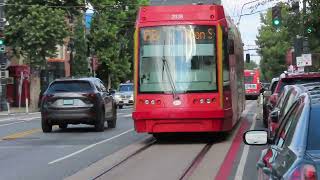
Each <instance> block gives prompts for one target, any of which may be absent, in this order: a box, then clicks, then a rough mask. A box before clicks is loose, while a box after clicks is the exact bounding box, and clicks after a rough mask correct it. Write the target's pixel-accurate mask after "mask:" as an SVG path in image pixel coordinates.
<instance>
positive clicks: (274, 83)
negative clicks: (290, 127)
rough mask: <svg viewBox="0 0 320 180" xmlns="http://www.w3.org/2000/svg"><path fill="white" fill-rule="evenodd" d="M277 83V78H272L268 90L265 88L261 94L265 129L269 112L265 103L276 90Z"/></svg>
mask: <svg viewBox="0 0 320 180" xmlns="http://www.w3.org/2000/svg"><path fill="white" fill-rule="evenodd" d="M278 82H279V78H272V80H271V83H270V85H269V88H267V89H266V90H265V92H264V93H263V106H262V108H263V113H262V114H263V124H264V126H265V127H267V126H268V116H269V113H270V110H269V108H270V107H267V105H268V104H267V103H268V100H269V97H270V96H271V94H273V93H274V90H275V89H276V87H277V84H278Z"/></svg>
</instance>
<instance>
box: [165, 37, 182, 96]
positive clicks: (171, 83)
mask: <svg viewBox="0 0 320 180" xmlns="http://www.w3.org/2000/svg"><path fill="white" fill-rule="evenodd" d="M165 44H166V41H164V43H163V52H162V54H163V55H162V79H163V71H164V70H166V73H167V76H168V79H169V83H170V86H171V89H172V95H173V99H174V100H176V99H179V97H178V96H177V90H176V86H175V85H174V81H173V78H172V74H171V71H170V67H169V64H168V60H167V59H166V58H165V47H164V46H165Z"/></svg>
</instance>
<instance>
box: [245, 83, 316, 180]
mask: <svg viewBox="0 0 320 180" xmlns="http://www.w3.org/2000/svg"><path fill="white" fill-rule="evenodd" d="M319 117H320V86H314V87H312V88H311V87H309V90H308V91H307V92H305V93H303V94H301V95H300V97H299V98H298V99H297V100H296V101H295V102H294V104H293V105H292V106H291V107H290V109H289V111H288V113H287V114H286V115H285V117H284V119H283V121H282V122H281V123H280V126H279V129H278V131H277V133H276V135H275V137H273V138H268V132H267V131H266V130H252V131H247V132H246V133H244V136H243V138H244V139H243V140H244V142H245V143H246V144H248V145H267V144H269V145H270V146H269V147H268V148H267V149H264V150H263V151H262V152H261V156H260V158H259V160H258V162H257V168H258V176H259V177H258V178H259V179H308V180H316V179H318V178H319V177H320V161H319V159H320V143H319V138H320V131H319V127H320V121H319Z"/></svg>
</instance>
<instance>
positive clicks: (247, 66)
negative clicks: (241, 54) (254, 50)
mask: <svg viewBox="0 0 320 180" xmlns="http://www.w3.org/2000/svg"><path fill="white" fill-rule="evenodd" d="M257 67H258V65H257V63H255V62H254V61H250V62H249V63H244V69H249V70H253V69H254V68H257Z"/></svg>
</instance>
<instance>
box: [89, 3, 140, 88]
mask: <svg viewBox="0 0 320 180" xmlns="http://www.w3.org/2000/svg"><path fill="white" fill-rule="evenodd" d="M91 2H92V4H93V6H94V9H95V13H94V17H93V20H92V26H91V41H90V45H91V46H92V49H93V50H94V52H93V53H94V54H95V55H97V57H98V59H99V61H100V62H101V63H100V64H101V66H100V70H99V71H101V70H102V69H103V71H101V72H99V73H98V75H99V77H100V78H101V79H103V80H104V81H105V82H108V86H109V88H110V87H111V86H113V87H116V86H117V84H118V83H120V82H121V81H123V80H128V79H133V77H132V62H133V34H134V23H135V18H136V14H137V10H138V7H139V4H141V3H142V1H140V0H118V1H114V0H92V1H91ZM101 68H102V69H101ZM111 82H112V84H111Z"/></svg>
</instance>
